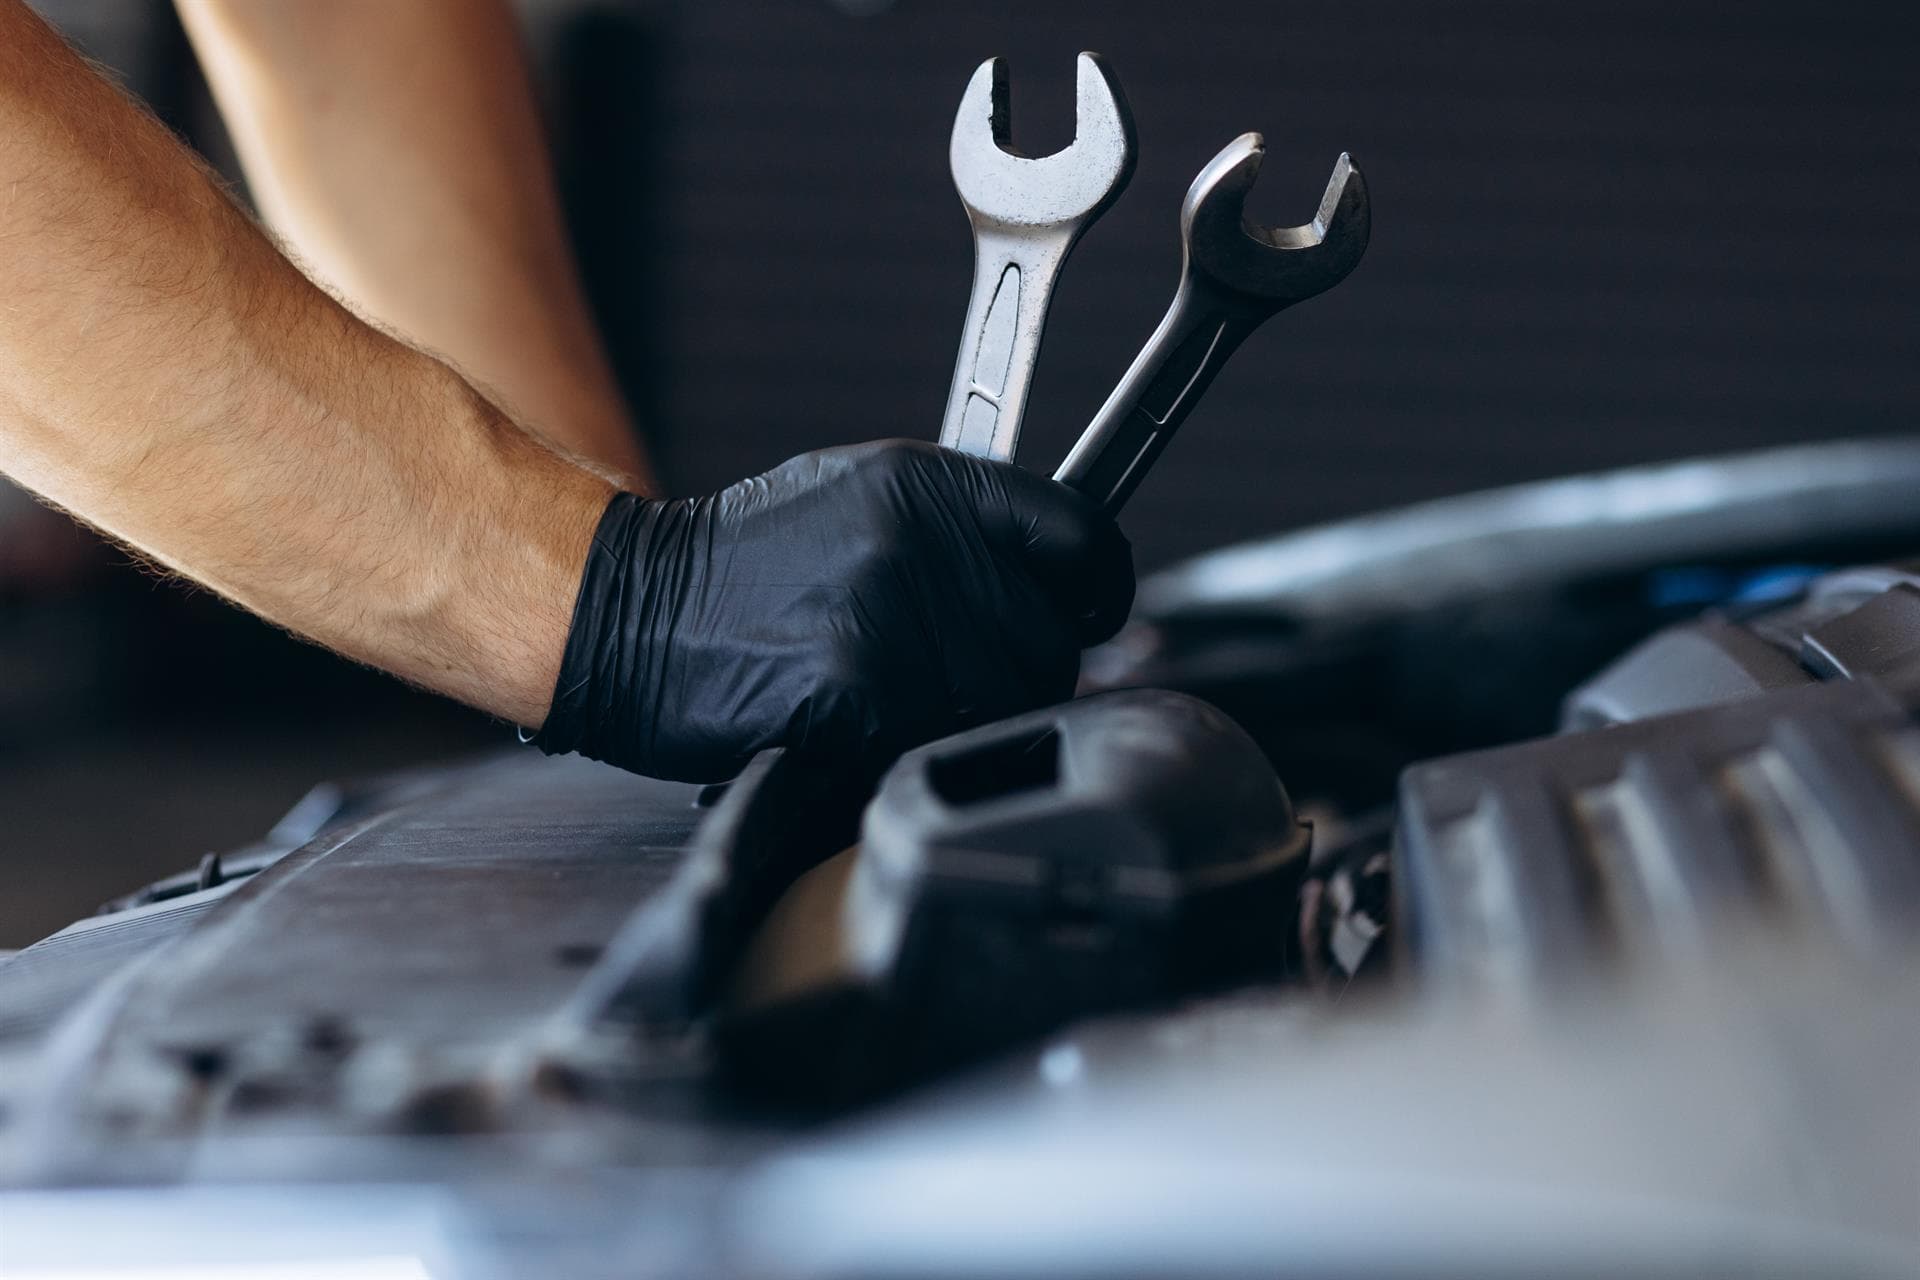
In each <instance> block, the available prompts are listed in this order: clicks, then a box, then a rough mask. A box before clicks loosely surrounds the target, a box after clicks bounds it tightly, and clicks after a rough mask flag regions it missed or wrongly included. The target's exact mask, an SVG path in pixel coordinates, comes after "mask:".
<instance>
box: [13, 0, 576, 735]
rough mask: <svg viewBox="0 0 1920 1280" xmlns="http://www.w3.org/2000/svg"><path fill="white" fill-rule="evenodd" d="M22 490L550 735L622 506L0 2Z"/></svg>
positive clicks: (285, 620) (296, 625) (225, 589)
mask: <svg viewBox="0 0 1920 1280" xmlns="http://www.w3.org/2000/svg"><path fill="white" fill-rule="evenodd" d="M0 298H4V299H5V303H4V305H0V464H3V465H4V467H5V469H6V470H7V471H8V472H9V473H10V474H12V475H13V476H14V477H15V478H16V479H18V480H20V481H21V482H22V483H24V484H26V485H27V486H28V487H29V488H32V489H35V490H37V491H39V492H40V493H42V494H44V495H46V496H47V497H49V498H51V499H52V500H54V501H56V502H58V503H60V504H62V505H63V506H66V507H68V508H70V509H71V510H73V511H75V512H76V513H77V514H79V515H81V516H83V517H85V518H86V519H88V520H90V521H92V522H93V523H95V524H98V525H99V526H101V527H102V528H104V529H105V530H107V531H108V532H110V533H112V534H114V535H115V536H117V537H119V538H122V539H124V540H125V541H127V542H128V543H130V544H132V545H133V546H134V547H136V548H138V549H139V550H141V551H142V552H143V553H145V554H147V555H148V556H151V557H152V558H153V559H155V560H157V561H159V562H161V563H163V564H166V565H169V566H171V567H173V568H175V569H178V570H179V571H181V572H182V573H185V574H187V575H188V576H190V577H193V578H195V579H197V580H199V581H201V582H204V583H206V584H207V585H209V586H211V587H213V588H214V589H216V590H218V591H220V592H221V593H223V594H225V595H227V596H229V597H231V598H232V599H234V600H236V601H238V602H240V603H241V604H243V605H245V606H247V607H249V608H251V609H254V610H255V611H257V612H259V613H261V614H263V615H265V616H266V617H268V618H270V619H272V620H274V621H276V622H278V623H280V624H282V625H285V626H287V627H289V628H290V629H293V630H295V631H298V632H301V633H303V634H305V635H308V636H310V637H312V638H313V639H315V640H318V641H320V642H321V643H323V644H326V645H328V646H330V647H332V648H335V649H338V650H340V651H342V652H345V653H347V654H349V655H350V656H353V657H356V658H359V659H361V660H364V661H367V662H370V663H373V664H374V665H377V666H381V667H384V668H386V669H388V670H391V671H394V672H395V673H397V674H399V675H401V676H403V677H406V678H408V679H412V680H415V681H417V682H419V683H422V684H425V685H428V686H430V687H432V688H436V689H439V690H441V691H443V692H446V693H449V694H452V695H453V696H456V697H460V698H462V699H464V700H466V701H469V702H472V703H474V704H476V705H479V706H482V707H485V708H487V709H489V710H492V711H494V712H496V713H498V714H501V715H505V716H508V717H511V718H514V719H516V720H520V721H521V722H523V723H534V722H537V721H538V720H540V719H541V718H542V717H543V716H544V714H545V709H546V705H547V701H548V698H549V696H550V694H551V692H552V681H553V678H554V674H555V672H556V670H557V668H558V664H559V654H560V650H561V646H562V644H563V642H564V638H565V634H566V629H567V623H568V619H569V616H570V610H571V602H572V598H573V591H574V587H575V580H576V577H577V574H578V572H579V565H580V563H581V562H582V560H583V559H584V558H585V553H586V546H587V543H588V541H589V539H590V537H591V533H592V529H593V525H594V523H595V521H596V520H597V518H598V515H599V510H600V508H601V506H603V505H604V502H605V499H606V496H607V492H608V490H607V487H606V486H605V485H604V484H603V483H602V482H600V481H599V480H597V479H596V478H595V477H593V476H591V475H590V474H588V473H586V472H584V471H582V470H580V469H578V468H576V467H574V466H573V465H572V464H570V463H567V462H565V461H564V460H562V459H560V458H558V457H557V456H555V455H553V454H552V453H551V452H549V451H547V450H545V449H544V448H543V447H541V446H540V445H538V444H537V443H536V442H534V441H532V440H530V439H528V438H527V437H526V436H525V435H524V434H523V433H521V432H519V431H518V430H517V429H516V428H515V427H514V426H513V425H512V424H511V423H510V422H508V421H506V420H505V419H504V418H503V417H502V415H501V414H500V413H499V412H498V411H497V410H495V409H493V408H492V406H491V405H489V404H487V403H486V402H485V401H484V400H482V399H481V398H480V397H478V396H477V395H475V394H474V393H473V392H472V391H471V390H470V389H469V388H468V387H467V386H466V385H465V384H464V383H463V382H461V380H460V379H459V378H458V377H456V376H455V375H454V374H452V373H451V372H450V371H449V370H447V369H446V368H445V367H444V366H442V365H440V364H438V363H437V362H436V361H434V360H432V359H430V358H428V357H426V356H423V355H421V354H420V353H418V352H416V351H414V350H412V349H410V348H408V347H407V346H405V345H404V344H402V343H399V342H396V341H393V340H391V339H389V338H387V337H385V336H383V335H381V334H380V333H378V332H376V331H375V330H373V329H371V328H369V327H367V326H366V325H364V324H362V323H360V322H359V321H357V320H355V319H354V318H353V317H352V316H351V315H350V314H348V313H347V312H346V311H345V310H344V309H343V308H341V307H340V306H339V305H338V304H336V303H334V302H333V301H331V300H330V299H329V298H327V297H326V296H325V295H324V294H322V293H321V292H320V291H319V290H318V289H316V288H314V287H313V286H312V285H311V284H310V283H309V282H307V281H306V280H305V279H304V278H303V277H302V276H301V275H300V273H299V272H298V271H296V270H294V269H293V268H292V267H291V265H290V264H288V263H287V262H286V260H285V259H284V258H282V257H281V256H280V255H279V254H278V253H277V252H276V251H275V250H274V249H273V247H272V246H271V245H270V244H269V243H268V242H267V240H266V239H265V237H263V236H262V235H261V234H260V233H259V232H258V231H257V229H255V228H254V227H253V226H252V225H251V224H250V223H248V222H247V220H246V219H245V218H244V217H243V216H242V215H241V214H240V213H239V212H238V211H237V210H236V209H234V208H233V207H232V205H231V203H230V202H229V201H228V200H227V199H226V198H225V197H224V195H222V194H221V193H220V192H219V191H218V189H217V188H216V187H215V186H214V184H213V183H212V182H211V181H210V180H209V179H208V178H206V177H205V176H204V175H203V174H202V173H201V172H200V170H199V169H198V168H197V167H196V166H195V165H194V163H193V162H192V160H191V159H190V157H189V156H188V155H187V154H186V153H185V152H184V150H183V149H182V148H181V147H180V146H179V145H178V144H177V143H176V142H175V141H174V140H173V139H172V138H171V137H170V136H168V135H167V134H166V132H165V131H164V130H163V129H161V128H160V127H159V126H158V125H156V124H154V123H153V122H152V121H150V120H149V119H147V118H146V117H144V116H143V115H142V114H141V113H139V112H138V111H137V110H136V109H135V108H133V107H132V106H131V105H130V104H129V103H128V102H126V101H125V100H124V99H123V98H122V97H121V96H120V95H119V94H118V93H117V92H116V91H115V90H113V89H112V88H111V87H109V86H108V85H106V84H105V83H104V82H103V81H101V80H100V79H99V78H98V77H96V76H95V75H93V74H92V73H91V72H90V71H88V70H87V69H86V68H85V67H84V66H83V65H82V64H81V63H80V62H79V60H78V59H77V58H76V57H74V56H73V55H72V54H71V52H70V51H68V50H67V49H66V48H65V46H64V45H63V44H61V43H60V41H59V40H58V39H57V37H55V36H53V35H52V34H51V33H50V32H49V31H47V30H46V29H45V28H44V26H43V25H42V24H40V23H39V21H38V20H37V19H35V18H33V17H32V15H31V14H29V13H28V12H27V11H26V10H25V8H24V7H23V6H21V5H20V4H19V3H18V0H0Z"/></svg>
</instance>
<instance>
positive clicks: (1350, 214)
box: [1053, 133, 1373, 512]
mask: <svg viewBox="0 0 1920 1280" xmlns="http://www.w3.org/2000/svg"><path fill="white" fill-rule="evenodd" d="M1265 153H1266V144H1265V143H1264V142H1262V141H1261V138H1260V135H1259V134H1257V133H1243V134H1241V135H1240V136H1239V137H1238V138H1235V139H1234V140H1233V141H1232V142H1230V143H1228V144H1227V147H1226V149H1225V150H1223V151H1222V152H1221V153H1220V154H1219V155H1217V156H1215V157H1214V158H1213V159H1212V160H1211V161H1210V162H1208V164H1207V167H1206V168H1204V169H1202V170H1201V171H1200V176H1199V177H1197V178H1195V179H1194V180H1193V185H1192V186H1191V187H1189V188H1188V189H1187V198H1186V201H1185V202H1184V203H1183V204H1182V205H1181V207H1180V238H1181V241H1182V245H1183V248H1184V250H1185V262H1184V265H1183V266H1182V268H1181V275H1180V289H1179V292H1178V293H1176V294H1175V295H1174V299H1173V305H1172V306H1171V307H1170V308H1168V310H1167V314H1166V317H1165V318H1164V319H1162V320H1161V321H1160V327H1159V328H1158V329H1156V330H1154V333H1153V337H1152V338H1150V339H1148V341H1147V345H1146V347H1145V348H1144V349H1143V350H1142V351H1141V352H1140V354H1139V355H1138V356H1137V357H1135V359H1134V362H1133V365H1132V367H1131V368H1129V369H1128V370H1127V372H1126V374H1125V376H1123V377H1122V378H1121V379H1120V382H1119V385H1118V386H1116V387H1114V389H1113V394H1112V395H1110V396H1108V397H1107V402H1106V404H1105V405H1103V406H1101V409H1100V412H1099V413H1098V414H1096V415H1095V416H1094V419H1093V422H1092V423H1091V424H1090V425H1089V426H1088V427H1087V429H1086V431H1085V432H1083V433H1082V434H1081V436H1080V439H1079V440H1078V441H1076V442H1075V444H1074V446H1073V449H1072V451H1071V452H1070V453H1068V454H1067V459H1066V461H1065V462H1063V463H1061V464H1060V469H1059V470H1058V471H1056V472H1055V473H1054V476H1053V478H1054V479H1055V480H1058V481H1060V482H1061V483H1062V484H1065V485H1068V486H1070V487H1072V488H1074V489H1078V490H1080V491H1081V492H1082V493H1085V494H1087V495H1088V496H1089V497H1091V498H1093V499H1094V500H1095V501H1097V502H1099V503H1100V505H1101V506H1102V507H1104V508H1105V509H1106V510H1107V511H1108V512H1116V511H1118V510H1119V509H1120V507H1121V505H1122V504H1123V503H1125V502H1126V500H1127V497H1128V495H1130V494H1131V493H1132V492H1133V490H1134V488H1135V486H1137V485H1138V484H1139V483H1140V480H1141V478H1142V477H1143V476H1145V475H1146V473H1147V471H1148V469H1149V468H1150V467H1152V465H1153V463H1154V460H1155V459H1156V458H1158V457H1159V456H1160V451H1161V450H1162V449H1164V448H1166V446H1167V440H1168V439H1169V438H1170V437H1171V436H1172V435H1173V433H1174V432H1175V431H1176V430H1178V429H1179V426H1180V424H1181V422H1183V421H1185V419H1186V416H1187V415H1188V414H1189V413H1191V412H1192V411H1193V406H1194V405H1195V404H1197V403H1198V402H1199V400H1200V397H1201V395H1203V394H1204V393H1205V392H1206V389H1207V387H1208V385H1209V384H1210V383H1212V381H1213V378H1214V375H1215V374H1217V373H1219V372H1220V369H1221V367H1222V366H1224V365H1225V364H1226V363H1227V358H1228V357H1229V356H1231V355H1232V354H1233V352H1234V350H1235V348H1237V347H1238V346H1239V345H1240V344H1241V342H1243V341H1245V340H1246V337H1247V335H1248V334H1250V333H1252V332H1253V331H1254V330H1255V329H1257V328H1259V327H1260V324H1261V323H1262V322H1263V321H1265V320H1266V319H1267V318H1268V317H1269V316H1272V315H1275V314H1277V313H1278V312H1281V311H1283V310H1285V309H1286V308H1288V307H1290V306H1292V305H1293V304H1294V303H1296V302H1304V301H1306V300H1307V299H1308V298H1311V297H1313V296H1314V295H1315V294H1317V293H1324V292H1326V291H1327V290H1328V289H1331V288H1332V287H1333V286H1334V285H1336V284H1339V283H1340V282H1341V281H1342V280H1344V279H1346V277H1347V273H1348V272H1350V271H1352V270H1353V268H1354V266H1355V265H1356V264H1357V263H1358V262H1359V261H1360V255H1361V254H1363V253H1365V252H1366V250H1367V236H1368V234H1369V232H1370V230H1371V227H1372V221H1373V219H1372V213H1371V212H1370V210H1369V208H1368V205H1367V185H1366V182H1365V180H1364V179H1363V178H1362V177H1361V176H1360V171H1359V170H1358V169H1356V168H1354V166H1353V162H1352V161H1351V160H1350V159H1348V158H1347V157H1346V156H1345V155H1342V156H1341V157H1340V161H1339V163H1338V164H1336V165H1334V167H1333V177H1332V178H1331V179H1330V180H1329V181H1328V182H1327V192H1326V195H1325V196H1323V197H1322V198H1321V200H1320V210H1319V212H1318V213H1316V214H1314V217H1313V221H1312V222H1310V223H1308V224H1307V225H1306V226H1304V227H1278V228H1272V227H1261V226H1256V225H1254V224H1253V223H1250V222H1248V221H1247V218H1246V213H1245V209H1244V205H1245V203H1246V198H1247V192H1248V191H1249V190H1251V189H1252V187H1253V180H1254V178H1255V177H1256V176H1257V175H1258V174H1259V172H1260V159H1261V157H1262V156H1263V155H1264V154H1265Z"/></svg>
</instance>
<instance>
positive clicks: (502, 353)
mask: <svg viewBox="0 0 1920 1280" xmlns="http://www.w3.org/2000/svg"><path fill="white" fill-rule="evenodd" d="M177 4H178V7H179V10H180V16H181V18H182V20H183V21H184V22H185V24H186V27H187V30H188V32H189V34H190V35H191V36H192V38H193V43H194V47H195V49H196V50H197V51H198V52H199V54H200V59H201V62H202V64H203V65H204V66H205V68H206V70H207V75H208V79H209V80H210V81H211V83H212V85H213V89H214V92H215V95H216V96H217V98H218V100H219V103H220V107H221V112H222V114H223V115H224V116H225V117H226V120H227V123H228V127H229V128H230V130H231V131H232V133H233V137H234V141H235V143H236V145H237V146H238V148H239V151H240V156H241V159H242V162H243V163H244V164H245V166H246V171H247V178H248V180H249V182H250V183H251V184H252V187H253V190H254V194H255V197H256V199H257V200H258V201H259V203H260V207H261V211H262V213H263V214H264V215H265V216H266V218H267V220H268V221H269V222H270V223H271V224H272V225H273V227H274V228H275V230H277V231H278V232H279V233H280V234H281V235H283V236H284V237H286V239H287V241H288V243H289V244H290V245H291V246H292V248H293V249H294V251H295V252H296V253H297V254H298V255H299V256H300V257H301V258H302V259H303V260H304V262H305V263H306V265H307V266H308V268H309V269H310V270H312V271H314V272H315V274H316V275H317V276H318V277H319V279H320V280H321V281H322V283H324V284H326V285H328V286H329V287H331V288H334V289H337V290H339V291H340V292H341V293H342V294H343V295H344V296H345V297H347V298H348V299H349V300H351V301H352V303H353V304H354V305H355V306H356V307H358V308H360V309H361V310H363V311H364V312H365V313H366V314H368V315H370V316H372V317H373V318H374V319H376V320H378V321H379V322H381V323H382V324H385V325H388V326H390V327H392V328H393V329H394V330H396V331H397V332H399V333H400V334H402V335H404V336H405V337H407V338H408V339H409V340H411V341H414V342H417V343H419V344H421V345H422V346H424V347H426V348H427V349H429V350H431V351H433V352H436V353H438V354H440V355H442V356H444V357H445V358H447V359H448V360H450V361H451V362H452V363H453V364H454V365H455V366H456V367H458V368H459V369H461V370H462V371H463V372H465V373H467V374H468V375H470V376H471V377H473V378H475V379H476V380H477V381H478V383H479V385H482V386H484V387H486V388H487V389H488V390H489V392H490V393H492V394H496V395H498V397H499V398H500V400H501V402H502V403H503V404H504V405H505V407H507V408H508V409H509V411H511V412H512V413H513V414H514V416H515V417H517V418H519V419H521V420H522V421H525V422H528V423H530V424H531V425H533V426H534V427H535V428H536V429H538V430H540V431H541V432H543V433H545V434H546V435H548V436H549V437H551V438H552V439H553V440H555V441H557V442H558V443H560V444H562V445H564V446H566V447H567V448H569V449H572V450H574V451H576V452H578V453H580V454H581V455H583V456H585V457H587V458H590V459H592V460H593V461H596V462H598V463H601V464H602V465H605V466H608V467H612V468H613V469H614V470H616V471H620V472H623V473H625V474H627V475H630V476H632V477H633V478H634V479H635V480H636V481H637V482H639V483H640V484H641V485H642V486H643V487H647V486H650V484H651V474H650V471H649V469H648V465H647V461H646V458H645V457H644V455H643V454H642V452H641V450H640V446H639V443H638V440H637V438H636V436H635V434H634V431H633V428H632V423H631V421H630V419H629V417H628V414H627V411H626V408H625V406H624V404H623V403H622V400H621V396H620V393H619V391H618V390H617V388H616V387H615V384H614V379H613V375H612V372H611V370H610V369H609V367H608V363H607V359H606V356H605V354H604V352H603V350H602V348H601V345H600V342H599V339H598V337H597V335H596V333H595V331H594V328H593V325H592V323H591V321H590V320H589V318H588V313H587V308H586V303H585V300H584V298H583V296H582V293H581V289H580V283H579V280H578V277H577V274H576V272H575V269H574V264H573V261H572V258H571V256H570V254H569V251H568V248H567V244H566V239H565V233H564V231H563V229H562V225H561V218H560V211H559V202H558V200H557V198H556V197H555V194H554V186H553V176H552V173H551V170H550V166H549V162H548V157H547V150H546V145H545V142H544V140H543V138H542V136H541V132H540V124H539V119H538V114H537V111H536V109H535V104H534V99H533V91H532V86H531V84H530V81H529V78H528V73H527V68H526V63H525V55H524V52H523V50H522V47H521V42H520V35H519V31H518V28H517V26H516V24H515V20H514V16H513V13H512V11H511V10H510V9H509V7H508V5H507V4H506V2H505V0H405V2H404V3H394V0H177Z"/></svg>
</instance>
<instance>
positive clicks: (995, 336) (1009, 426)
mask: <svg viewBox="0 0 1920 1280" xmlns="http://www.w3.org/2000/svg"><path fill="white" fill-rule="evenodd" d="M1075 85H1076V89H1075V104H1076V105H1075V115H1076V119H1075V125H1074V128H1075V132H1074V138H1073V142H1072V143H1071V144H1069V145H1068V146H1067V148H1066V149H1065V150H1063V151H1056V152H1055V153H1054V154H1052V155H1050V156H1040V157H1038V158H1030V157H1027V156H1023V155H1021V154H1020V153H1019V152H1017V151H1015V150H1014V149H1013V147H1012V143H1011V137H1012V133H1011V128H1012V121H1011V118H1010V113H1009V111H1008V95H1007V68H1006V64H1005V63H1003V62H1002V61H1001V60H1000V59H998V58H989V59H988V60H987V61H985V62H983V63H981V64H980V68H979V70H977V71H975V72H974V73H973V79H972V80H971V81H970V82H968V84H967V91H966V93H965V95H964V96H963V97H962V98H961V100H960V112H959V114H958V115H957V116H955V117H954V121H953V141H952V143H951V146H950V148H949V157H950V159H951V162H952V166H953V185H954V186H955V188H957V189H958V190H959V192H960V200H961V203H963V204H965V205H966V208H967V217H968V219H969V220H970V221H971V222H972V223H973V246H974V265H973V296H972V298H971V300H970V301H969V302H968V304H967V324H966V328H965V329H964V330H963V331H962V332H961V334H960V356H959V359H958V360H957V361H956V362H955V365H954V371H953V386H952V389H951V390H949V391H948V393H947V412H946V416H945V418H944V419H943V420H942V422H941V427H940V443H941V444H943V445H946V446H947V447H948V448H952V449H959V450H962V451H964V452H966V453H972V454H977V455H979V456H980V457H983V458H997V459H1000V460H1001V461H1009V460H1011V459H1012V457H1013V454H1014V450H1015V448H1016V447H1017V446H1018V444H1019V440H1020V415H1021V413H1022V411H1023V410H1024V409H1025V408H1026V403H1027V388H1028V386H1029V384H1030V383H1031V382H1032V379H1033V366H1034V362H1035V360H1036V359H1037V358H1038V356H1039V353H1040V336H1041V333H1042V331H1043V330H1044V329H1045V328H1046V323H1047V307H1048V305H1049V304H1050V303H1051V302H1052V300H1053V285H1054V281H1055V279H1056V278H1057V277H1058V276H1059V274H1060V267H1061V264H1063V263H1064V262H1065V261H1066V259H1067V254H1068V253H1070V252H1071V251H1072V249H1073V245H1074V242H1075V241H1076V240H1078V239H1079V238H1080V234H1081V233H1082V232H1083V231H1085V230H1086V229H1087V227H1088V226H1090V225H1091V224H1092V223H1093V220H1094V219H1095V218H1097V217H1099V216H1100V215H1101V214H1102V213H1103V212H1105V211H1106V209H1107V207H1108V206H1109V205H1111V204H1112V203H1113V202H1114V200H1116V199H1117V198H1118V197H1119V195H1120V192H1121V191H1122V190H1123V189H1124V188H1125V187H1126V185H1127V179H1128V178H1130V177H1132V176H1133V160H1134V140H1133V116H1132V114H1131V113H1130V112H1129V111H1128V110H1127V102H1126V99H1125V98H1124V97H1123V96H1122V95H1121V93H1120V85H1119V83H1118V82H1117V81H1116V80H1115V79H1114V78H1113V72H1112V71H1111V70H1109V69H1108V67H1107V64H1106V63H1105V62H1104V61H1103V60H1102V59H1101V57H1100V55H1099V54H1096V53H1083V54H1081V55H1080V58H1079V61H1078V64H1077V67H1076V81H1075Z"/></svg>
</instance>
